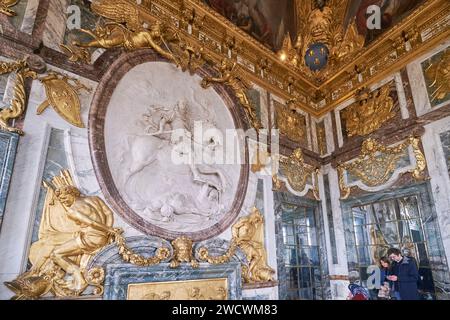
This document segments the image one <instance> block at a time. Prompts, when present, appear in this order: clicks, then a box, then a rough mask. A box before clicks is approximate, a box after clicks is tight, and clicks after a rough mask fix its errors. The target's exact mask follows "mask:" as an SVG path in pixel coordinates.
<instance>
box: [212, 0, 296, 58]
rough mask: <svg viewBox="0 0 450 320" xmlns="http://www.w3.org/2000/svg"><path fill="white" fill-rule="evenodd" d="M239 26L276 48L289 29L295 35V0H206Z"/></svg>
mask: <svg viewBox="0 0 450 320" xmlns="http://www.w3.org/2000/svg"><path fill="white" fill-rule="evenodd" d="M203 1H204V2H205V3H206V4H208V5H209V6H211V8H213V9H214V10H216V11H217V12H218V13H220V14H221V15H223V16H224V17H226V18H227V19H228V20H230V21H231V22H232V23H234V24H235V25H236V26H238V27H239V28H241V29H242V30H244V31H245V32H247V33H248V34H250V35H251V36H253V37H254V38H255V39H257V40H259V41H260V42H261V43H263V44H265V45H266V46H268V47H269V48H271V49H273V50H278V49H279V48H280V47H281V44H282V42H283V38H284V35H285V34H286V33H287V32H290V34H292V35H293V34H295V27H294V23H295V17H294V14H293V13H294V12H295V10H294V7H293V2H294V1H289V0H264V1H261V0H203Z"/></svg>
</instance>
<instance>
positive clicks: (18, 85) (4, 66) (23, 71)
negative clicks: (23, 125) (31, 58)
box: [0, 60, 37, 135]
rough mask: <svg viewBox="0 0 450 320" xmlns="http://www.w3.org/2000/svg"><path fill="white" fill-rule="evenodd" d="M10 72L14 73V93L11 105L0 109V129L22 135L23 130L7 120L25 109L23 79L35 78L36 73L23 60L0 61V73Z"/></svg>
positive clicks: (20, 113) (16, 116) (17, 115)
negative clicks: (11, 124)
mask: <svg viewBox="0 0 450 320" xmlns="http://www.w3.org/2000/svg"><path fill="white" fill-rule="evenodd" d="M12 72H15V73H16V80H15V84H14V95H13V97H12V101H11V105H10V106H9V107H5V108H2V109H0V129H1V130H4V131H9V132H14V133H17V134H19V135H23V134H24V132H23V131H22V130H21V129H18V128H14V127H12V126H10V125H9V122H10V121H11V120H14V119H17V118H19V117H20V116H21V115H22V114H23V112H24V111H25V100H26V91H25V80H26V79H27V78H31V79H35V78H36V77H37V74H36V72H34V71H31V70H30V69H29V67H28V64H27V62H26V61H25V60H21V61H16V62H0V74H8V73H12Z"/></svg>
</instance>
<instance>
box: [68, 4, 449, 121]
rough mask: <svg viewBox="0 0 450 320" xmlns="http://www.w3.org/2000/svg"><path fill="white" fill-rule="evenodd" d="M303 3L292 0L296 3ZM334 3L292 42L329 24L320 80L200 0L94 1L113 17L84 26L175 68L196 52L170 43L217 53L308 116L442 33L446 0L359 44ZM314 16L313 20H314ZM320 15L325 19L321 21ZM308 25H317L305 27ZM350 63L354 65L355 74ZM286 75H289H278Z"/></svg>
mask: <svg viewBox="0 0 450 320" xmlns="http://www.w3.org/2000/svg"><path fill="white" fill-rule="evenodd" d="M303 2H304V1H299V4H300V5H302V3H303ZM341 2H342V3H344V2H345V1H344V0H333V1H331V2H330V5H329V8H330V10H331V12H333V15H332V17H333V19H330V18H327V17H330V14H328V15H325V16H322V17H321V16H320V15H319V16H317V17H316V16H315V15H314V14H313V11H311V10H310V14H309V15H308V18H309V19H308V20H305V21H306V22H307V26H308V25H309V20H311V22H317V23H316V24H311V28H310V29H311V30H310V31H311V32H310V35H304V37H303V38H301V39H300V40H301V41H299V42H298V45H299V47H301V48H303V49H302V50H304V47H305V45H300V44H303V43H308V41H306V40H307V39H305V38H311V37H312V38H314V37H316V38H317V39H319V38H322V37H324V35H325V34H326V33H327V31H330V32H331V31H332V34H333V35H335V36H336V37H329V36H328V35H327V36H326V37H327V39H328V42H331V44H330V47H331V57H332V59H331V60H333V61H335V62H336V63H334V64H333V63H330V67H331V68H329V69H328V71H327V72H328V73H329V74H328V76H327V78H326V79H324V78H321V77H317V74H315V73H311V72H304V70H303V71H302V69H301V68H297V67H295V66H292V64H289V63H286V61H285V62H283V61H281V60H280V57H279V56H278V55H277V54H275V53H274V52H272V51H271V50H269V49H267V48H266V47H264V46H263V45H262V44H261V43H259V42H258V41H256V40H255V39H253V38H252V37H251V36H250V35H248V34H246V33H245V32H244V31H243V30H241V29H240V28H238V27H237V26H235V25H233V24H232V23H231V22H230V21H228V20H227V19H226V18H224V17H223V16H221V15H220V14H219V13H217V12H215V11H214V10H213V9H212V8H210V7H208V6H207V5H205V4H204V3H203V2H202V1H201V0H184V1H182V0H180V1H169V0H152V1H142V2H141V4H137V3H136V1H132V0H114V1H104V0H103V1H99V0H97V1H94V4H93V6H92V10H93V11H94V12H96V13H98V14H100V15H101V16H103V17H105V18H107V19H108V20H111V21H113V22H114V23H109V24H107V25H106V26H102V27H99V29H98V30H93V31H89V30H85V31H86V33H88V34H91V36H93V38H94V41H93V42H92V43H90V44H89V45H90V46H96V47H103V48H109V47H123V48H125V49H127V50H131V49H137V48H144V47H145V48H149V47H150V48H153V49H155V50H156V51H157V52H159V53H160V54H161V55H163V56H166V57H167V58H168V59H169V60H171V61H173V62H174V63H175V64H177V65H181V66H182V67H183V65H185V66H186V59H188V60H189V59H191V60H192V59H193V58H194V57H195V54H196V53H198V51H197V52H196V50H197V49H191V50H189V49H188V52H186V54H185V57H184V58H180V57H177V56H178V54H176V51H178V49H177V47H182V46H183V45H182V44H183V43H184V44H185V45H184V47H186V46H190V47H191V48H203V50H202V53H201V54H200V55H201V56H203V57H206V56H207V57H208V60H211V61H213V63H212V64H213V66H217V68H219V66H220V64H221V62H222V61H223V59H225V58H228V59H232V60H233V61H234V62H236V63H237V64H239V66H240V71H241V72H240V73H241V74H240V76H241V78H242V79H245V80H246V81H247V82H253V83H255V84H258V85H259V86H261V87H263V88H265V89H267V90H268V91H270V92H272V93H273V94H276V95H277V96H279V97H280V98H283V99H285V100H293V101H295V104H296V107H297V108H299V109H302V110H304V111H307V112H309V113H311V115H313V116H316V117H320V116H322V115H323V114H325V113H327V112H328V111H330V110H332V109H334V108H335V107H336V106H337V105H339V104H340V103H341V102H343V101H344V100H346V99H348V98H350V97H351V96H352V95H353V94H354V93H355V92H356V91H357V90H358V89H359V88H361V87H364V86H369V85H371V84H373V83H375V82H377V81H379V80H380V79H382V78H383V77H386V76H387V75H389V74H390V73H393V72H395V71H398V70H399V69H400V68H402V67H403V66H404V65H405V64H407V63H409V62H410V61H411V60H413V59H415V58H416V57H417V56H418V55H420V54H422V53H423V52H425V51H426V50H428V49H430V48H431V47H433V46H435V45H436V44H437V43H438V42H440V41H441V40H442V39H446V38H448V36H449V35H450V31H449V30H448V28H446V27H445V26H446V24H447V22H446V21H447V20H446V19H447V16H448V14H449V13H450V4H449V3H448V1H446V0H429V1H426V2H425V3H424V4H423V5H421V6H420V7H419V8H418V9H417V10H416V11H414V12H413V13H412V14H410V15H409V16H408V17H406V18H405V19H403V21H402V22H400V23H399V24H397V25H396V26H394V27H392V28H391V29H390V30H388V31H386V32H385V33H384V34H383V35H382V36H381V37H380V38H379V39H377V40H375V41H374V43H372V44H371V45H370V46H369V47H368V48H365V49H361V48H360V46H361V39H360V38H358V35H357V34H356V33H355V28H354V25H353V24H350V27H349V28H348V29H347V30H342V29H340V24H339V19H341V18H340V17H341V16H342V12H343V9H342V8H346V7H347V3H346V2H345V4H343V5H341ZM337 4H339V5H337ZM327 12H328V11H327ZM118 13H120V16H119V15H118ZM122 13H126V14H122ZM328 13H329V12H328ZM136 17H137V18H136ZM337 17H339V18H337ZM316 18H317V19H319V18H320V19H319V20H317V21H316V20H314V19H316ZM156 21H159V22H161V23H162V24H161V25H162V26H164V28H160V29H158V28H159V27H157V24H156V23H155V22H156ZM320 21H325V22H327V21H328V22H329V23H328V22H327V23H324V24H322V23H319V22H320ZM314 25H317V28H313V26H314ZM313 29H314V30H313ZM164 30H166V31H164ZM168 30H170V31H168ZM307 30H309V29H308V28H307ZM111 32H112V33H111ZM107 33H110V35H106V34H107ZM311 33H312V35H311ZM75 44H78V45H79V47H78V48H76V47H75V46H74V44H65V45H63V46H65V48H64V50H65V51H66V52H68V53H69V54H70V55H71V60H72V61H73V60H80V61H83V60H84V61H87V60H89V59H87V57H86V52H85V51H83V49H85V48H83V46H86V45H88V44H80V43H75ZM186 44H187V45H186ZM291 45H292V44H291ZM292 48H294V46H292ZM294 49H295V48H294ZM186 57H188V58H186ZM183 61H184V63H183ZM199 62H201V60H199ZM333 66H334V67H333ZM337 66H339V68H338V67H337ZM356 66H357V67H358V68H356V70H360V72H356V73H355V67H356ZM183 68H184V69H186V67H183ZM288 78H292V79H293V80H294V81H290V82H289V81H286V79H288Z"/></svg>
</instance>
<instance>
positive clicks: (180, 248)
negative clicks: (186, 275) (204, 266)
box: [170, 236, 199, 268]
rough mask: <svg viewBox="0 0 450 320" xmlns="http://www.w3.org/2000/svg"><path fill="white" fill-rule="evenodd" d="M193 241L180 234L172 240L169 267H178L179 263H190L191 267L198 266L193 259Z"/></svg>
mask: <svg viewBox="0 0 450 320" xmlns="http://www.w3.org/2000/svg"><path fill="white" fill-rule="evenodd" d="M193 245H194V241H193V240H192V239H190V238H188V237H185V236H182V237H179V238H177V239H175V240H173V241H172V246H173V258H172V261H171V262H170V267H171V268H178V267H179V266H180V264H181V263H190V264H191V266H192V268H198V267H199V263H198V261H197V260H195V257H194V253H193V249H192V247H193Z"/></svg>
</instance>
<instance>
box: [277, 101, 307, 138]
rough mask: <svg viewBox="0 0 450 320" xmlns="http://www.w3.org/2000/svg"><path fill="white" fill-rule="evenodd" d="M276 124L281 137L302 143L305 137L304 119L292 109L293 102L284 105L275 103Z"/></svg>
mask: <svg viewBox="0 0 450 320" xmlns="http://www.w3.org/2000/svg"><path fill="white" fill-rule="evenodd" d="M275 106H276V124H277V128H278V129H279V130H280V133H281V134H282V135H285V136H286V137H288V138H289V139H290V140H292V141H294V142H297V143H302V142H304V141H305V136H306V118H305V116H304V115H302V114H300V113H299V112H297V111H296V110H295V109H294V108H293V102H291V101H288V102H287V103H286V105H282V104H279V103H276V105H275Z"/></svg>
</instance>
